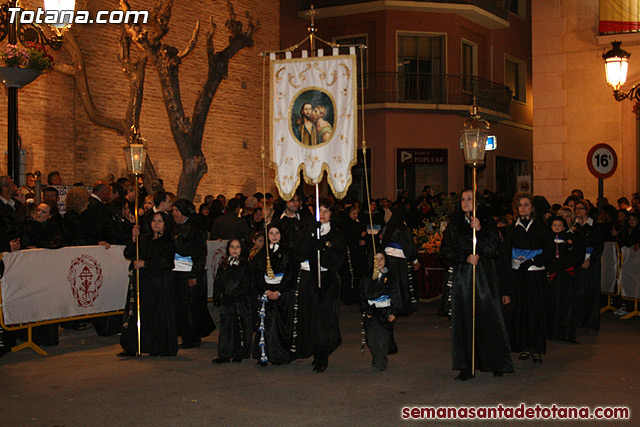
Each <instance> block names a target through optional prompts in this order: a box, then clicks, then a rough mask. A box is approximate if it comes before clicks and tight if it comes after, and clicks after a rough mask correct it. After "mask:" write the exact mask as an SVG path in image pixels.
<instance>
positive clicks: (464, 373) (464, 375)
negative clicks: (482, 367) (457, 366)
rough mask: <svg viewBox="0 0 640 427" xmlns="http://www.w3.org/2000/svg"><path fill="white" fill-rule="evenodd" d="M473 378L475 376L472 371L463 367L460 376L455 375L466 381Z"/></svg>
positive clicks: (459, 379) (458, 378) (457, 378)
mask: <svg viewBox="0 0 640 427" xmlns="http://www.w3.org/2000/svg"><path fill="white" fill-rule="evenodd" d="M471 378H473V375H471V371H467V370H466V369H463V370H462V371H460V373H459V374H458V376H457V377H455V379H456V380H458V381H466V380H468V379H471Z"/></svg>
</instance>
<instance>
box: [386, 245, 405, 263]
mask: <svg viewBox="0 0 640 427" xmlns="http://www.w3.org/2000/svg"><path fill="white" fill-rule="evenodd" d="M384 253H385V254H387V255H389V256H392V257H395V258H403V259H406V258H407V257H405V256H404V251H403V250H402V246H401V245H400V243H396V242H391V243H389V245H388V246H387V247H386V248H384Z"/></svg>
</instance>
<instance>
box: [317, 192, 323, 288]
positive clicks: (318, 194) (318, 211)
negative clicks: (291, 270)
mask: <svg viewBox="0 0 640 427" xmlns="http://www.w3.org/2000/svg"><path fill="white" fill-rule="evenodd" d="M316 222H317V223H318V233H317V234H318V241H320V237H321V236H320V184H316ZM320 270H321V267H320V249H318V288H321V287H322V274H321V273H322V272H321V271H320Z"/></svg>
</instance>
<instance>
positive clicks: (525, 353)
mask: <svg viewBox="0 0 640 427" xmlns="http://www.w3.org/2000/svg"><path fill="white" fill-rule="evenodd" d="M530 356H531V353H529V352H528V351H523V352H522V353H520V356H518V359H520V360H527V359H528V358H529V357H530Z"/></svg>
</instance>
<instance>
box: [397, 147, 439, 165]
mask: <svg viewBox="0 0 640 427" xmlns="http://www.w3.org/2000/svg"><path fill="white" fill-rule="evenodd" d="M397 154H398V164H399V165H407V166H408V165H414V166H446V165H447V162H448V156H447V154H448V152H447V150H446V149H443V148H434V149H414V148H398V149H397Z"/></svg>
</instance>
